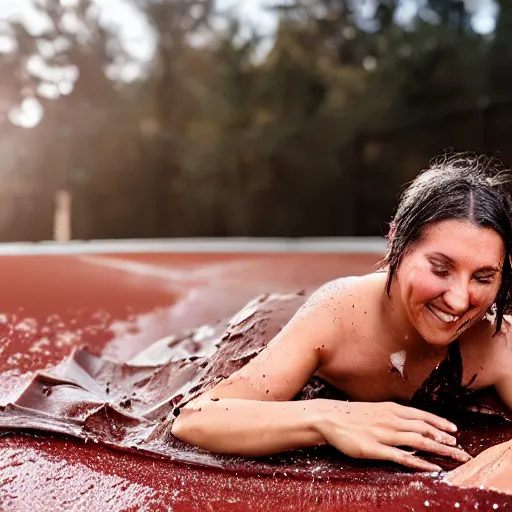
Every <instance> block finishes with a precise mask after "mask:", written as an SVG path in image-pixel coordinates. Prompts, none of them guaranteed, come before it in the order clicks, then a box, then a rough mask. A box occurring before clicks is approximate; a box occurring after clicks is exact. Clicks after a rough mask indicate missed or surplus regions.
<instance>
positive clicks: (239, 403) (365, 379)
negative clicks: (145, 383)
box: [172, 153, 512, 471]
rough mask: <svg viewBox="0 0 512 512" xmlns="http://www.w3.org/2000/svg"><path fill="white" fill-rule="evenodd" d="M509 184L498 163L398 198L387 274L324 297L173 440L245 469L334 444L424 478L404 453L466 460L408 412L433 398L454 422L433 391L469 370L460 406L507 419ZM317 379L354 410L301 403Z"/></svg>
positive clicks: (443, 434) (484, 163)
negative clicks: (256, 459)
mask: <svg viewBox="0 0 512 512" xmlns="http://www.w3.org/2000/svg"><path fill="white" fill-rule="evenodd" d="M510 177H511V174H510V172H509V171H508V170H505V168H504V166H503V165H502V164H501V162H499V161H498V160H497V159H494V158H492V159H489V158H487V157H485V156H477V155H474V154H466V153H464V154H452V155H448V156H443V157H441V158H438V159H436V160H434V161H433V162H432V164H431V167H430V168H429V169H428V170H426V171H424V172H423V173H421V174H420V175H419V176H418V178H416V180H415V181H413V182H412V183H411V184H410V186H409V187H408V188H407V190H406V191H405V192H404V194H403V195H402V197H401V199H400V202H399V205H398V208H397V211H396V215H395V217H394V220H393V222H392V223H391V229H390V234H389V252H388V254H387V256H386V257H385V259H384V261H383V264H382V266H381V268H380V269H379V270H378V271H376V272H374V273H372V274H369V275H366V276H362V277H351V278H343V279H338V280H336V281H333V282H330V283H328V284H326V285H324V286H323V287H322V288H320V289H319V290H318V291H317V292H316V293H315V294H314V295H313V296H312V297H311V298H310V299H309V300H308V301H307V302H306V304H305V305H304V306H303V307H302V308H301V309H300V310H299V311H298V312H297V313H296V315H295V316H294V317H293V318H292V319H291V321H290V322H289V323H288V324H287V325H286V327H285V328H284V329H283V330H281V331H280V332H279V333H278V334H277V336H275V338H274V339H273V340H272V341H271V342H270V343H269V344H268V345H267V347H266V349H265V350H263V351H262V352H260V353H259V355H257V356H256V357H255V358H254V359H252V360H251V361H250V362H249V363H248V364H246V365H245V366H244V367H243V368H241V369H240V370H238V371H237V372H235V373H233V374H232V375H231V376H230V377H229V378H227V379H225V380H221V382H220V383H218V384H217V385H216V386H215V387H213V388H212V389H210V390H209V391H207V392H205V393H203V394H202V395H201V396H199V397H198V398H196V399H195V400H193V401H192V402H190V403H189V404H187V405H186V406H185V407H184V408H183V409H182V410H181V413H180V415H179V417H178V418H177V419H176V420H175V422H174V424H173V426H172V432H173V434H174V435H175V436H177V437H178V438H180V439H182V440H184V441H186V442H188V443H191V444H194V445H197V446H200V447H202V448H205V449H207V450H210V451H213V452H220V453H231V454H240V455H248V456H255V455H265V454H271V453H276V452H282V451H287V450H291V449H295V448H300V447H306V446H313V445H324V444H330V445H332V446H334V447H336V448H337V449H339V450H340V451H341V452H343V453H345V454H347V455H349V456H353V457H358V458H369V459H384V460H391V461H394V462H397V463H399V464H403V465H406V466H409V467H412V468H416V469H422V470H430V471H437V470H439V469H440V468H439V467H438V466H436V465H435V464H432V463H431V462H427V461H425V460H423V459H421V458H420V457H418V456H417V455H415V454H414V453H411V452H410V451H409V450H407V449H404V448H403V447H410V448H412V449H413V450H423V451H426V452H430V453H433V454H437V455H441V456H447V457H451V458H453V459H455V460H458V461H461V462H465V461H467V460H468V459H469V456H468V455H467V454H466V453H465V452H464V451H463V450H461V449H459V448H458V447H457V446H456V445H457V443H456V438H455V437H454V433H455V432H456V431H457V427H456V425H455V424H453V423H452V422H450V421H447V419H445V418H444V417H441V416H439V415H438V414H433V413H432V412H425V411H423V410H420V409H418V408H416V407H414V406H415V405H417V403H419V402H418V400H417V398H418V393H420V394H422V393H423V392H422V391H419V390H422V389H423V390H425V389H427V390H430V391H429V392H428V394H429V397H427V398H429V399H431V401H432V404H433V407H432V410H434V409H435V410H436V412H438V411H439V410H442V408H441V409H439V407H438V406H439V405H440V404H441V405H442V403H443V400H444V401H445V402H446V403H445V405H447V408H448V409H449V408H450V407H451V406H452V405H453V404H454V401H453V400H452V401H449V400H448V395H447V392H449V391H450V390H449V389H447V387H449V386H444V387H443V386H438V385H437V384H436V386H434V388H432V389H431V386H430V384H429V383H430V382H431V381H432V376H433V375H434V374H435V372H436V369H437V368H438V367H440V366H441V363H443V362H444V367H446V365H447V364H451V363H450V361H452V360H458V361H460V360H462V362H463V372H462V377H461V378H462V382H461V383H460V386H461V389H463V390H464V393H466V392H467V393H473V392H476V391H478V390H480V389H483V388H488V387H492V386H494V387H495V388H496V390H497V391H498V393H499V394H500V396H501V398H502V400H503V402H505V404H507V405H508V406H509V407H512V375H511V374H510V372H509V371H508V369H509V368H510V364H512V350H511V349H510V348H509V347H510V343H507V341H510V340H509V338H510V337H511V336H512V334H509V331H510V329H509V322H508V321H507V320H506V319H505V317H504V314H505V313H507V312H508V311H509V310H510V307H511V293H510V290H511V267H510V250H511V240H512V213H511V212H512V209H511V206H512V203H511V195H510ZM396 369H398V370H399V371H398V372H397V371H395V370H396ZM313 375H315V376H317V377H319V378H321V379H323V380H324V381H326V382H327V383H329V384H330V385H332V386H334V387H335V388H337V389H338V390H340V391H341V392H343V393H344V394H345V395H346V396H347V397H348V398H349V399H350V400H351V401H350V402H340V401H337V400H327V399H313V400H308V401H307V402H296V401H293V400H292V399H293V397H295V396H296V395H297V393H299V392H300V391H301V389H302V388H303V387H304V385H305V384H306V382H308V381H309V379H310V378H311V377H312V376H313ZM452 387H453V386H452ZM452 391H453V392H454V394H455V395H456V394H457V393H458V391H459V390H455V389H453V390H452ZM443 393H445V395H443ZM423 394H424V393H423ZM434 402H435V404H434ZM424 403H425V402H423V404H424Z"/></svg>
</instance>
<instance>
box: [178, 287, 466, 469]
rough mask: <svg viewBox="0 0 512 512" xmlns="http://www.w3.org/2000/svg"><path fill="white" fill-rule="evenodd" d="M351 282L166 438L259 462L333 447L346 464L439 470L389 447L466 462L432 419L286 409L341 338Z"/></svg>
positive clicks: (447, 426) (201, 401)
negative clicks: (365, 461) (376, 462)
mask: <svg viewBox="0 0 512 512" xmlns="http://www.w3.org/2000/svg"><path fill="white" fill-rule="evenodd" d="M347 288H350V282H349V281H347V280H339V281H336V282H333V283H329V284H327V285H325V286H324V287H322V288H321V289H320V290H318V291H317V292H316V293H315V294H314V295H313V296H312V297H311V298H310V299H309V300H308V302H307V303H306V304H305V305H304V306H303V307H302V308H301V309H300V310H299V311H298V312H297V314H296V315H295V316H294V317H293V318H292V320H291V321H290V322H289V323H288V324H287V325H286V327H285V328H284V329H283V330H282V331H281V332H280V333H279V334H278V335H277V336H276V337H275V338H274V339H273V340H272V341H271V342H270V343H269V345H268V346H267V348H266V349H265V350H263V351H262V352H261V353H260V354H259V355H258V356H257V357H255V358H254V359H253V360H252V361H250V362H249V363H248V364H247V365H246V366H244V367H243V368H242V369H241V370H239V371H238V372H236V373H234V374H233V375H232V376H230V377H229V378H228V379H226V380H225V381H223V382H221V383H220V384H218V385H217V386H216V387H214V388H213V389H212V390H210V391H208V392H206V393H204V394H203V395H201V396H200V397H198V398H197V399H195V400H193V401H192V402H190V403H189V404H188V405H187V406H185V407H184V408H183V409H182V411H181V413H180V415H179V416H178V417H177V418H176V420H175V421H174V424H173V426H172V433H173V434H174V435H175V436H176V437H178V438H180V439H182V440H183V441H185V442H188V443H191V444H194V445H196V446H199V447H201V448H204V449H207V450H209V451H213V452H220V453H231V454H238V455H245V456H259V455H266V454H271V453H277V452H283V451H287V450H291V449H294V448H301V447H307V446H314V445H321V444H332V445H333V446H335V447H336V448H338V449H339V450H340V451H342V452H343V453H346V454H347V455H350V456H353V457H364V458H373V459H385V460H392V461H395V462H397V463H400V464H404V465H407V466H410V467H413V468H417V469H424V470H429V471H435V470H439V468H438V467H437V466H435V465H433V464H430V463H428V462H426V461H423V460H422V459H419V458H417V457H415V456H414V455H412V454H410V453H408V452H406V451H404V450H400V449H398V448H396V446H411V447H413V448H416V449H421V450H427V451H431V452H433V453H437V454H441V455H446V456H449V457H453V458H456V459H457V460H461V461H465V460H467V459H468V456H467V454H465V453H464V452H462V451H461V450H458V449H457V448H454V446H455V444H456V440H455V438H454V437H452V436H451V435H450V434H448V433H447V432H454V431H455V430H456V427H455V426H454V425H452V424H451V423H450V422H448V421H446V420H444V419H442V418H439V417H437V416H434V415H432V414H429V413H426V412H423V411H419V410H417V409H413V408H410V407H403V406H400V405H397V404H393V403H358V402H356V403H348V402H339V401H333V400H309V401H300V402H290V401H289V400H291V399H292V398H293V397H294V396H295V395H296V394H297V393H298V392H299V391H300V390H301V389H302V388H303V387H304V385H305V384H306V383H307V382H308V380H309V379H310V378H311V376H312V375H313V374H314V373H315V372H316V370H317V369H318V368H319V366H320V365H321V364H322V359H323V357H324V355H325V354H326V353H327V352H328V351H329V350H330V349H331V348H332V345H333V343H339V342H340V340H343V339H344V333H343V324H344V322H343V321H342V318H341V320H340V315H341V316H342V315H343V313H342V308H340V305H341V304H343V300H344V299H345V300H346V297H347V295H346V294H347Z"/></svg>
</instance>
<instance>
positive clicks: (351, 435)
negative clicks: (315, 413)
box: [316, 400, 471, 471]
mask: <svg viewBox="0 0 512 512" xmlns="http://www.w3.org/2000/svg"><path fill="white" fill-rule="evenodd" d="M319 407H320V419H319V420H317V423H316V428H317V429H318V431H319V432H320V434H321V435H322V436H323V437H324V439H325V440H326V441H327V442H328V443H329V444H331V445H332V446H334V447H335V448H337V449H338V450H340V451H341V452H343V453H344V454H346V455H349V456H350V457H355V458H361V459H379V460H390V461H393V462H396V463H397V464H402V465H404V466H408V467H410V468H414V469H419V470H424V471H441V468H440V467H439V466H436V465H435V464H431V463H430V462H427V461H425V460H422V459H420V458H419V457H416V456H415V455H414V454H412V453H410V452H407V451H406V450H401V449H400V448H397V446H404V447H405V446H408V447H411V448H413V449H415V450H422V451H427V452H431V453H435V454H438V455H443V456H446V457H452V458H453V459H455V460H458V461H460V462H467V461H468V460H469V459H470V458H471V457H470V456H469V455H468V454H467V453H466V452H464V451H463V450H460V449H458V448H456V445H457V440H456V439H455V437H453V436H452V435H450V434H449V433H448V432H452V433H453V432H456V431H457V427H456V426H455V425H454V424H453V423H451V422H449V421H447V420H445V419H444V418H440V417H439V416H436V415H434V414H430V413H428V412H425V411H421V410H419V409H414V408H412V407H405V406H402V405H398V404H395V403H393V402H381V403H366V402H334V401H332V400H321V401H319Z"/></svg>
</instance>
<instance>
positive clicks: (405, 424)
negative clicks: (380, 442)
mask: <svg viewBox="0 0 512 512" xmlns="http://www.w3.org/2000/svg"><path fill="white" fill-rule="evenodd" d="M395 426H396V429H397V430H398V431H401V432H416V433H417V434H421V435H422V436H424V437H428V438H430V439H433V440H434V441H437V442H438V443H443V444H447V445H448V446H456V445H457V439H456V438H455V437H454V436H452V435H450V434H448V433H447V432H445V431H444V430H440V429H438V428H437V427H434V426H433V425H431V424H430V423H426V422H425V421H423V420H404V419H400V420H398V421H397V422H396V425H395Z"/></svg>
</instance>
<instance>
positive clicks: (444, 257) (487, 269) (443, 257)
mask: <svg viewBox="0 0 512 512" xmlns="http://www.w3.org/2000/svg"><path fill="white" fill-rule="evenodd" d="M427 256H430V257H435V258H439V259H441V260H444V261H443V262H444V263H448V264H449V265H450V266H452V267H453V266H455V261H453V260H452V259H451V258H450V257H449V256H447V255H446V254H443V253H442V252H433V253H430V254H427ZM480 272H494V273H497V272H501V266H500V265H498V266H496V265H486V266H485V267H482V268H479V269H478V270H477V271H476V272H475V273H480Z"/></svg>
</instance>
